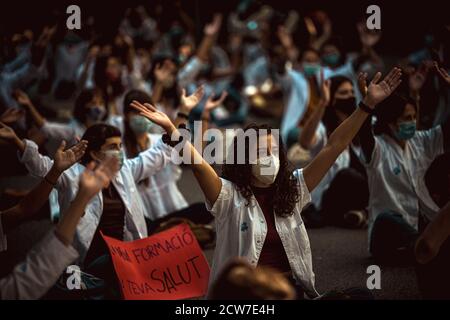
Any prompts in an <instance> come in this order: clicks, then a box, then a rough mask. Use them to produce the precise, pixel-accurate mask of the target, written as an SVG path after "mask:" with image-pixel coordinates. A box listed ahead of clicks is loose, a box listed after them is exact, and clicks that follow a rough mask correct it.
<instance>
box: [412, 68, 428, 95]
mask: <svg viewBox="0 0 450 320" xmlns="http://www.w3.org/2000/svg"><path fill="white" fill-rule="evenodd" d="M427 73H428V70H427V67H426V66H425V65H422V66H420V68H419V69H418V70H417V71H414V72H413V73H412V74H411V75H410V76H409V78H408V82H409V88H410V89H411V91H412V92H415V93H417V92H419V91H420V89H422V87H423V85H424V83H425V80H426V79H427Z"/></svg>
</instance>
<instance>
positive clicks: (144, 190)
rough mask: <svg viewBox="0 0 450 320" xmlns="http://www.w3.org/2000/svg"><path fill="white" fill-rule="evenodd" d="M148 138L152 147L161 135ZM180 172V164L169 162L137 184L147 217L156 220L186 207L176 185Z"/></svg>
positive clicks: (150, 135) (151, 135)
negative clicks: (146, 181) (146, 180)
mask: <svg viewBox="0 0 450 320" xmlns="http://www.w3.org/2000/svg"><path fill="white" fill-rule="evenodd" d="M148 138H149V140H150V147H152V146H153V145H155V144H156V143H157V142H158V141H159V140H160V139H161V135H160V134H149V135H148ZM181 173H182V170H181V168H180V166H178V165H175V164H173V163H171V164H169V165H167V166H166V167H165V168H164V169H162V170H161V171H158V172H157V173H155V174H154V175H152V176H151V177H150V178H149V180H148V183H145V182H140V183H138V184H137V187H138V191H139V194H140V195H141V197H142V201H143V202H144V206H145V208H146V209H147V211H146V212H147V215H146V216H147V218H149V219H150V220H156V219H159V218H162V217H165V216H166V215H168V214H169V213H173V212H175V211H179V210H182V209H184V208H186V207H188V203H187V202H186V200H185V199H184V197H183V194H182V193H181V192H180V190H179V189H178V186H177V181H178V180H179V179H180V177H181Z"/></svg>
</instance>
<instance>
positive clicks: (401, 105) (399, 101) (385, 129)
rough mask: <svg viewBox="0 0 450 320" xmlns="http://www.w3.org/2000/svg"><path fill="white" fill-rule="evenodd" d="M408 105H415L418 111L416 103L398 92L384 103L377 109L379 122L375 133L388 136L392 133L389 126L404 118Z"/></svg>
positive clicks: (375, 127) (376, 124) (376, 113)
mask: <svg viewBox="0 0 450 320" xmlns="http://www.w3.org/2000/svg"><path fill="white" fill-rule="evenodd" d="M407 104H411V105H413V106H414V108H415V109H416V110H417V105H416V102H415V101H414V100H413V99H412V98H410V97H408V96H404V95H400V94H398V93H396V92H395V93H393V94H391V95H390V96H389V97H387V98H386V99H385V100H384V101H382V102H381V103H380V104H379V105H378V106H377V107H376V108H375V115H376V117H377V121H376V123H375V126H374V133H375V134H376V135H379V134H382V133H386V134H388V133H389V132H390V130H389V124H390V123H395V122H396V121H397V119H398V118H400V117H401V116H402V114H403V112H404V111H405V107H406V105H407Z"/></svg>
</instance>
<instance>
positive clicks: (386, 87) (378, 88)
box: [365, 68, 402, 107]
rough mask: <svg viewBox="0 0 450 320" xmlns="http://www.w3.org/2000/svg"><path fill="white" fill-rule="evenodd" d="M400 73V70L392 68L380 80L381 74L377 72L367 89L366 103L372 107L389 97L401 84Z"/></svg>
mask: <svg viewBox="0 0 450 320" xmlns="http://www.w3.org/2000/svg"><path fill="white" fill-rule="evenodd" d="M401 76H402V71H401V69H400V68H393V69H392V70H391V71H390V72H389V73H388V75H387V76H386V77H385V78H384V79H383V80H382V81H380V79H381V72H377V73H376V74H375V76H374V77H373V79H372V81H371V82H370V84H369V86H368V87H367V95H366V99H365V100H366V101H365V102H366V103H367V104H368V105H369V106H370V107H374V106H375V105H377V104H379V103H380V102H381V101H383V100H384V99H386V98H387V97H389V96H390V95H391V94H392V92H394V90H395V89H396V88H397V87H398V86H399V84H400V83H401V79H400V78H401Z"/></svg>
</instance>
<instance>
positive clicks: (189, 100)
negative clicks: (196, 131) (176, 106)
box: [181, 86, 205, 112]
mask: <svg viewBox="0 0 450 320" xmlns="http://www.w3.org/2000/svg"><path fill="white" fill-rule="evenodd" d="M204 94H205V87H204V86H200V87H198V88H197V90H195V92H194V93H193V94H191V95H190V96H186V90H185V89H182V90H181V104H182V105H183V107H184V108H186V109H187V110H188V111H189V112H190V111H191V110H192V109H194V108H195V107H196V106H197V105H198V104H199V102H200V101H201V100H202V98H203V95H204Z"/></svg>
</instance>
